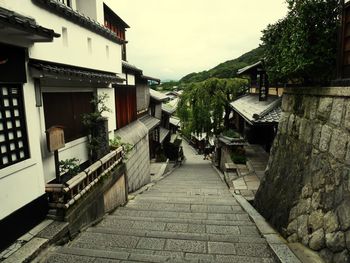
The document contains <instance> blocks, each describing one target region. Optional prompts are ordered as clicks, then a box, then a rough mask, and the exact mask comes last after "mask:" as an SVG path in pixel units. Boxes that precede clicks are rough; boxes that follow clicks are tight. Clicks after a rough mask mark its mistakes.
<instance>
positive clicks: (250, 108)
mask: <svg viewBox="0 0 350 263" xmlns="http://www.w3.org/2000/svg"><path fill="white" fill-rule="evenodd" d="M258 96H259V95H258V94H248V95H246V96H243V97H241V98H239V99H237V100H235V101H233V102H231V107H232V108H233V110H234V111H235V112H236V113H238V114H239V115H240V116H242V117H243V118H244V119H245V120H246V121H247V122H248V123H249V124H251V125H253V124H264V123H266V124H267V123H278V122H279V118H280V116H281V112H282V111H281V97H278V96H271V95H270V96H268V97H267V100H266V101H259V97H258Z"/></svg>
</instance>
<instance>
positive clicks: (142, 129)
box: [114, 120, 148, 145]
mask: <svg viewBox="0 0 350 263" xmlns="http://www.w3.org/2000/svg"><path fill="white" fill-rule="evenodd" d="M114 135H115V136H119V137H120V138H121V141H122V142H125V143H130V144H132V145H136V144H137V143H138V142H139V141H141V140H142V139H143V138H144V137H145V136H147V135H148V129H147V128H146V126H145V125H144V124H143V123H142V122H140V121H138V120H137V121H134V122H132V123H130V124H129V125H127V126H125V127H123V128H121V129H119V130H117V131H116V132H115V133H114Z"/></svg>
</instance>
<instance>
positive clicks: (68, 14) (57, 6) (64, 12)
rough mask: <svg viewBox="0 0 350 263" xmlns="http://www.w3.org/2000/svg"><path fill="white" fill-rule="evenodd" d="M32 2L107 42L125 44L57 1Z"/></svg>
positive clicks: (106, 29)
mask: <svg viewBox="0 0 350 263" xmlns="http://www.w3.org/2000/svg"><path fill="white" fill-rule="evenodd" d="M32 1H33V2H34V3H36V4H38V5H39V6H41V7H43V8H45V9H47V10H49V11H51V12H53V13H55V14H57V15H59V16H62V17H64V18H66V19H67V20H70V21H72V22H73V23H76V24H78V25H80V26H82V27H85V28H86V29H89V30H91V31H93V32H95V33H97V34H99V35H101V36H103V37H105V38H108V39H109V40H111V41H113V42H115V43H118V44H123V43H126V41H125V40H123V39H121V38H119V37H118V36H117V35H116V33H114V32H112V31H111V30H109V29H108V28H106V27H104V26H103V25H101V24H99V23H98V22H96V21H95V20H93V19H91V18H90V17H87V16H85V15H83V14H81V13H79V12H77V11H75V10H73V9H72V8H70V7H68V6H66V5H64V4H62V3H60V2H58V1H55V0H32Z"/></svg>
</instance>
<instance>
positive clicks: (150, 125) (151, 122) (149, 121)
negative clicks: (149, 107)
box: [139, 115, 160, 131]
mask: <svg viewBox="0 0 350 263" xmlns="http://www.w3.org/2000/svg"><path fill="white" fill-rule="evenodd" d="M139 121H141V122H142V123H143V124H144V125H145V126H146V127H147V129H148V130H149V131H150V130H153V129H154V128H155V127H157V126H158V125H159V124H160V120H159V119H157V118H154V117H152V116H150V115H145V116H143V117H141V118H140V119H139Z"/></svg>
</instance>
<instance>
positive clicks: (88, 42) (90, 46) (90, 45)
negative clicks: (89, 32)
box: [87, 37, 92, 54]
mask: <svg viewBox="0 0 350 263" xmlns="http://www.w3.org/2000/svg"><path fill="white" fill-rule="evenodd" d="M87 46H88V52H89V54H91V53H92V39H91V38H90V37H88V38H87Z"/></svg>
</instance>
